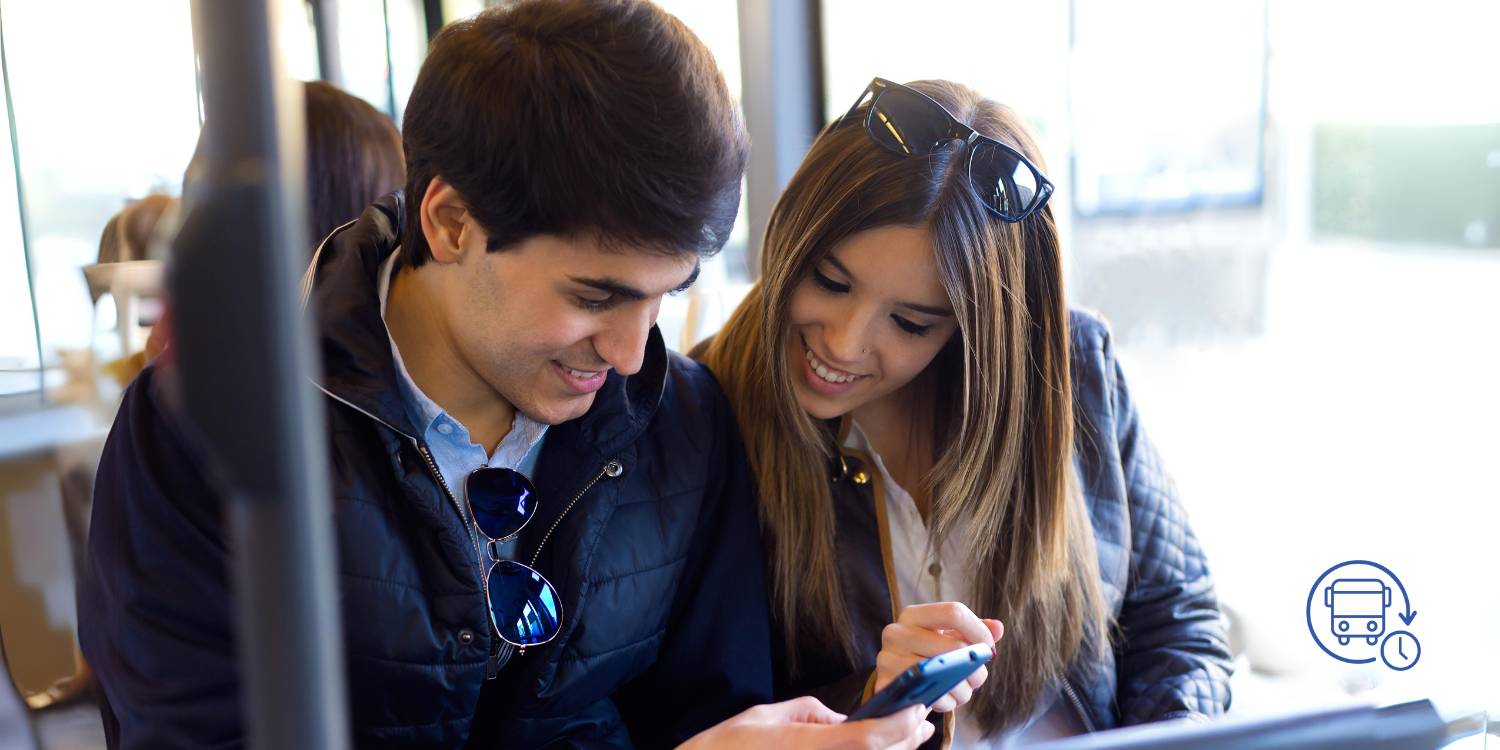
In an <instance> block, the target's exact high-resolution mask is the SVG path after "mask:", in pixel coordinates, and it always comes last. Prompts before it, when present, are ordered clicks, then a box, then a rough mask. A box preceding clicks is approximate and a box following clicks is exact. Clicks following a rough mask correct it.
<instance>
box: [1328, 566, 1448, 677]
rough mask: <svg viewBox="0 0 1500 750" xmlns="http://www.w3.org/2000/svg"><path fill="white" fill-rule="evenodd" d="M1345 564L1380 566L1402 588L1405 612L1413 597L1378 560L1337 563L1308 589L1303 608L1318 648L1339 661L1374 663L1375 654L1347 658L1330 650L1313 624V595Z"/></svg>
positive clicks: (1408, 608) (1397, 586) (1409, 606)
mask: <svg viewBox="0 0 1500 750" xmlns="http://www.w3.org/2000/svg"><path fill="white" fill-rule="evenodd" d="M1345 565H1369V566H1371V567H1374V568H1378V569H1379V570H1380V572H1382V573H1385V574H1386V575H1388V576H1390V577H1391V580H1392V581H1394V582H1395V583H1396V588H1398V589H1400V590H1401V601H1402V602H1403V603H1405V605H1406V606H1405V608H1404V610H1403V612H1405V611H1409V610H1410V609H1411V597H1409V596H1407V595H1406V587H1405V586H1403V585H1402V584H1401V579H1400V578H1398V577H1397V576H1396V574H1395V573H1392V572H1391V569H1390V568H1387V567H1386V566H1384V565H1381V564H1380V563H1378V562H1373V561H1370V560H1347V561H1345V562H1341V563H1339V564H1338V565H1335V566H1333V567H1331V568H1329V569H1328V570H1325V571H1323V575H1320V576H1318V579H1317V580H1315V581H1313V585H1312V588H1311V589H1309V590H1308V592H1307V606H1306V607H1304V608H1303V610H1304V612H1305V614H1306V616H1307V634H1308V635H1310V636H1312V639H1313V643H1316V644H1318V648H1321V649H1323V653H1325V654H1328V655H1329V656H1332V657H1333V658H1335V659H1338V660H1339V661H1341V662H1344V663H1345V664H1373V663H1374V662H1375V657H1373V656H1372V657H1370V658H1368V659H1350V658H1347V657H1344V656H1339V655H1338V654H1335V653H1334V652H1333V651H1331V650H1329V648H1328V647H1327V646H1324V645H1323V641H1322V640H1320V639H1319V638H1318V631H1317V629H1316V628H1314V627H1313V624H1312V607H1313V597H1314V596H1316V595H1317V593H1318V586H1319V585H1320V584H1322V583H1323V579H1325V578H1327V577H1328V575H1329V574H1330V573H1332V572H1333V571H1335V570H1338V569H1339V568H1342V567H1344V566H1345ZM1396 632H1406V631H1396ZM1407 635H1411V633H1407ZM1412 638H1413V639H1415V638H1416V636H1414V635H1413V636H1412ZM1383 643H1384V641H1382V644H1383ZM1419 645H1420V643H1419ZM1412 663H1413V664H1415V663H1416V662H1412ZM1387 666H1389V665H1387ZM1391 668H1392V669H1395V667H1391ZM1408 669H1410V667H1408ZM1398 671H1405V670H1398Z"/></svg>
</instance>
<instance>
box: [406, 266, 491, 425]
mask: <svg viewBox="0 0 1500 750" xmlns="http://www.w3.org/2000/svg"><path fill="white" fill-rule="evenodd" d="M427 282H428V280H427V279H424V278H422V276H421V273H420V271H415V270H413V269H406V270H404V271H401V272H399V273H396V274H395V275H394V276H393V278H392V279H391V288H390V290H389V292H387V297H386V307H385V324H386V328H388V329H389V330H390V332H391V340H392V341H394V342H396V348H397V349H399V350H400V352H401V360H402V362H403V363H404V364H405V365H406V371H407V373H408V374H410V375H411V379H412V382H413V383H415V384H416V386H417V388H418V389H420V390H421V391H422V393H423V394H425V395H426V396H427V397H428V398H430V399H432V401H433V403H435V404H437V405H438V406H439V407H441V408H442V410H443V411H445V412H447V413H448V415H449V416H451V417H453V418H454V419H455V420H457V421H458V423H459V424H461V425H463V426H464V427H465V428H466V429H467V430H468V431H469V439H470V440H472V441H474V442H475V443H478V444H479V445H480V446H482V447H483V448H484V450H485V452H486V453H493V452H494V451H495V447H496V446H498V445H499V444H500V441H501V440H503V439H505V436H506V435H507V434H508V433H509V432H510V427H511V423H512V422H514V421H515V416H516V411H515V408H514V407H512V406H511V405H510V403H509V402H507V401H506V400H505V399H504V398H502V397H501V396H500V394H499V393H496V392H495V390H494V389H493V388H491V387H490V386H489V384H488V383H486V382H485V381H484V379H483V378H481V377H479V374H478V373H477V372H475V371H474V368H472V367H471V366H469V364H468V363H467V362H466V361H464V358H463V357H462V356H460V354H459V352H458V348H457V347H456V346H455V345H454V342H453V335H452V330H451V329H450V328H449V327H448V326H447V325H446V323H445V322H444V319H443V317H442V315H441V314H440V311H439V310H438V309H437V308H436V307H435V306H434V305H433V304H432V295H431V294H430V293H429V290H428V289H426V288H424V285H425V284H426V283H427Z"/></svg>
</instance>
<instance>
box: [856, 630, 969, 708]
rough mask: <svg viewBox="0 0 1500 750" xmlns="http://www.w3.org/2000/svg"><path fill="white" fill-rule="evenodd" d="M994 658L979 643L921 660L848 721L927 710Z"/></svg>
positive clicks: (878, 693)
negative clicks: (913, 709) (918, 707)
mask: <svg viewBox="0 0 1500 750" xmlns="http://www.w3.org/2000/svg"><path fill="white" fill-rule="evenodd" d="M994 658H995V649H994V648H991V647H990V646H988V645H986V644H983V643H981V644H979V645H977V646H965V647H963V648H959V649H954V650H952V651H949V652H948V653H945V654H938V655H937V656H934V657H931V658H928V659H923V660H922V661H920V662H918V663H917V664H916V666H913V667H912V668H910V669H908V670H906V671H905V672H902V673H901V675H900V676H899V677H897V678H896V679H895V680H892V681H891V683H890V684H889V685H886V686H885V687H884V688H883V689H881V690H880V691H879V692H877V693H875V695H873V696H871V697H870V700H868V701H865V704H864V705H862V706H860V707H859V708H858V709H855V711H854V713H852V714H849V721H858V720H860V719H874V718H878V717H881V716H889V715H890V714H893V713H895V712H897V711H900V710H901V709H904V708H910V707H911V706H916V705H922V706H928V707H931V706H932V704H933V703H936V702H937V700H938V699H939V698H942V697H943V696H945V695H947V694H948V691H949V690H952V689H953V688H954V687H955V686H957V685H958V683H960V682H963V681H964V679H965V678H967V677H968V676H969V675H970V674H972V673H973V672H974V671H975V670H977V669H979V668H980V667H982V666H984V665H985V664H988V663H989V662H990V661H991V660H992V659H994Z"/></svg>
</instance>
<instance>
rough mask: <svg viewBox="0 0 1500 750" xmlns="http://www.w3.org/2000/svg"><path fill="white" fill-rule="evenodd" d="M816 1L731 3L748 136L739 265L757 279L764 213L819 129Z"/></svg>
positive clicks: (819, 62) (818, 17)
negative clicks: (744, 241)
mask: <svg viewBox="0 0 1500 750" xmlns="http://www.w3.org/2000/svg"><path fill="white" fill-rule="evenodd" d="M818 6H819V4H818V3H817V2H816V0H739V4H738V12H739V22H740V91H741V94H740V100H741V104H742V105H743V106H744V109H745V126H746V128H747V129H748V130H749V131H750V143H751V144H752V145H751V147H750V164H749V169H748V170H747V174H746V187H745V221H746V224H747V227H748V229H749V232H750V242H749V245H748V247H747V248H746V252H745V264H746V266H747V269H746V270H748V271H749V273H750V278H752V279H753V278H756V277H757V276H758V275H759V274H760V250H761V247H760V245H761V242H762V240H763V239H764V235H765V231H766V225H767V224H768V223H769V222H770V219H771V209H772V208H774V207H775V206H776V200H777V198H779V197H780V196H781V191H782V189H783V188H785V187H786V184H787V182H789V181H791V179H792V175H793V174H795V173H796V171H797V167H798V166H799V165H800V164H801V163H802V157H803V156H805V155H806V154H807V149H808V147H809V146H811V145H812V142H813V138H815V137H816V136H817V134H818V130H819V129H820V128H821V127H822V125H823V102H822V91H823V51H822V40H821V33H822V21H821V18H822V16H821V15H820V11H819V7H818Z"/></svg>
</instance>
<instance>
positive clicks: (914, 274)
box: [786, 226, 958, 419]
mask: <svg viewBox="0 0 1500 750" xmlns="http://www.w3.org/2000/svg"><path fill="white" fill-rule="evenodd" d="M933 253H934V251H933V247H932V240H931V239H930V238H929V236H928V233H927V230H926V229H925V228H919V227H909V226H888V227H880V228H876V229H870V230H867V231H864V232H860V233H859V234H856V235H852V236H850V237H848V238H846V239H845V240H844V241H843V242H840V243H839V244H838V245H836V246H834V248H833V250H832V251H831V252H829V253H828V255H827V256H826V257H824V258H823V259H822V260H821V261H819V262H818V264H817V265H816V266H814V267H813V271H812V273H811V274H809V275H808V277H807V278H805V279H803V280H802V281H801V282H800V283H799V284H798V285H797V287H796V289H794V290H793V291H792V300H791V330H790V331H788V334H787V340H786V356H787V357H788V358H789V361H788V365H789V368H790V371H791V373H792V388H793V390H794V391H795V392H796V394H797V403H798V404H800V405H801V406H802V408H803V409H804V410H805V411H807V413H808V414H810V415H812V416H813V417H815V418H818V419H832V418H834V417H838V416H842V415H844V414H847V413H849V412H851V411H854V410H855V409H858V408H860V407H862V406H865V405H867V404H870V403H873V402H875V401H877V400H879V399H881V398H884V397H886V396H888V395H890V394H892V393H894V392H895V391H897V390H900V388H901V387H902V386H904V385H906V384H907V383H910V382H911V380H912V378H914V377H916V376H917V374H918V373H920V372H922V370H923V369H925V368H926V367H927V365H928V364H929V363H930V362H932V359H933V357H935V356H937V353H938V351H939V350H941V349H942V348H943V345H944V344H946V343H947V342H948V339H949V338H950V337H951V336H952V335H953V333H954V331H955V330H956V329H957V327H958V323H957V321H956V320H955V319H954V317H953V308H952V306H951V305H950V304H949V303H948V295H947V293H946V292H945V291H944V289H943V285H942V282H941V280H940V279H939V277H938V269H937V261H936V259H935V257H934V254H933Z"/></svg>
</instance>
